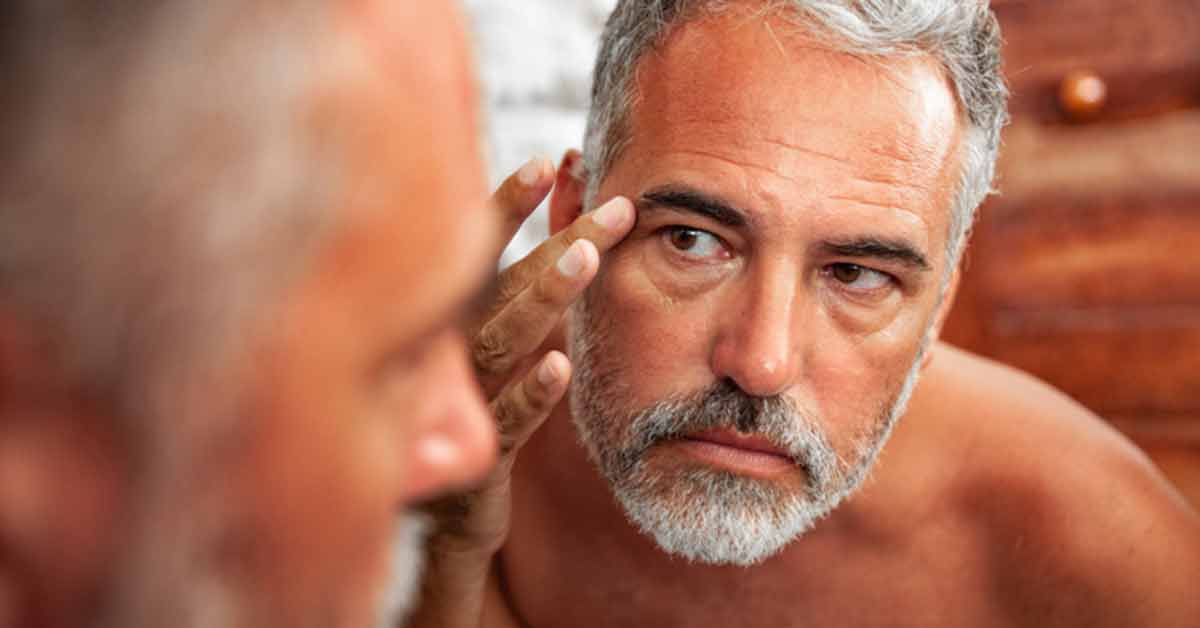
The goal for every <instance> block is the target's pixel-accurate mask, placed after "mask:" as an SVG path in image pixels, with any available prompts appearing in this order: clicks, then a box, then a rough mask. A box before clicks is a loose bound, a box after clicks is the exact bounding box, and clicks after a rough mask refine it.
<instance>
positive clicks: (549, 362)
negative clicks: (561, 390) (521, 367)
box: [537, 351, 571, 389]
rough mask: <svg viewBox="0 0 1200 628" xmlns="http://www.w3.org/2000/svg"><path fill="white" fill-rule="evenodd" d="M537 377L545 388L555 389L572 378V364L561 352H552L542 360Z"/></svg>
mask: <svg viewBox="0 0 1200 628" xmlns="http://www.w3.org/2000/svg"><path fill="white" fill-rule="evenodd" d="M537 377H538V382H539V383H540V384H541V385H542V386H544V387H545V388H548V389H550V388H554V387H555V386H557V385H558V384H560V383H561V382H565V381H567V380H568V379H570V378H571V362H570V360H568V359H567V356H565V355H563V353H562V352H561V351H551V352H550V353H548V354H546V357H544V358H542V363H541V365H540V366H538V374H537Z"/></svg>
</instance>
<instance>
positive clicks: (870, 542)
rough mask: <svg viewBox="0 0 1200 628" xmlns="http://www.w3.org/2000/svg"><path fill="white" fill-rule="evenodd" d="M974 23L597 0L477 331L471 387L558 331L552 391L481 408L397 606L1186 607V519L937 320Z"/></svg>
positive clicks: (647, 619) (985, 16)
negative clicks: (588, 74) (601, 1)
mask: <svg viewBox="0 0 1200 628" xmlns="http://www.w3.org/2000/svg"><path fill="white" fill-rule="evenodd" d="M999 37H1000V35H999V32H998V28H997V25H996V22H995V18H994V16H993V15H992V14H991V12H990V11H989V10H988V8H987V6H986V4H984V3H982V2H962V1H961V0H945V1H930V0H924V1H920V2H916V1H905V0H887V1H878V2H866V3H864V2H848V1H846V2H842V1H836V0H791V1H786V2H761V1H751V0H741V1H733V2H705V1H702V0H696V1H693V2H679V1H676V2H671V1H665V0H623V1H622V2H620V3H619V4H618V6H617V8H616V9H615V11H614V13H613V15H612V16H611V18H610V20H609V22H608V25H607V27H606V30H605V33H604V36H603V40H602V44H601V51H600V57H599V61H598V62H597V66H596V72H595V77H594V81H595V83H594V87H593V102H592V110H591V115H590V121H589V129H588V135H587V138H586V141H585V148H584V155H583V157H582V164H581V162H580V157H579V156H577V155H568V157H567V158H566V159H565V160H564V162H563V165H562V166H561V167H560V169H559V172H558V175H557V189H556V191H555V194H554V197H553V198H552V200H551V203H550V214H551V227H552V229H553V230H554V231H555V232H556V235H555V236H554V237H553V238H551V240H550V241H548V242H547V243H546V244H544V245H543V246H542V248H541V249H539V250H538V251H535V252H534V253H533V254H532V255H531V256H530V257H529V258H527V259H526V260H523V261H522V262H519V263H518V264H517V265H516V266H514V267H513V268H512V269H510V270H509V271H507V272H506V274H505V276H504V277H503V278H502V287H503V290H501V293H500V294H501V298H500V300H499V302H498V303H497V304H496V306H495V307H493V308H491V310H490V313H491V316H490V317H488V318H485V322H483V323H482V324H480V325H479V326H478V329H479V331H478V332H477V334H476V350H475V358H476V364H477V368H478V369H479V370H480V372H481V373H482V374H483V375H484V384H485V389H486V390H488V391H496V390H501V389H503V388H504V387H505V386H508V385H511V384H508V383H507V382H508V381H509V378H510V377H528V375H526V374H525V373H526V371H525V369H524V365H525V364H526V363H527V362H528V361H529V360H530V359H532V358H533V357H536V356H538V355H540V354H541V352H540V351H538V345H539V344H540V343H541V342H542V339H543V338H549V345H548V346H549V347H554V346H559V347H566V348H567V349H568V353H569V356H570V360H571V362H572V367H573V369H574V371H575V373H574V378H573V380H572V384H571V387H570V390H569V391H568V392H567V395H566V396H567V398H568V400H569V410H568V409H567V408H565V407H562V406H560V407H558V408H557V409H556V410H554V411H553V413H552V414H550V416H549V419H548V420H547V421H546V422H545V425H544V426H542V427H541V429H540V430H538V431H537V433H536V434H534V435H532V436H530V434H531V433H532V432H533V430H534V429H535V427H536V426H537V425H538V424H539V423H540V422H541V420H542V418H543V417H545V416H546V414H547V409H548V408H549V407H550V406H551V405H552V404H554V403H555V402H556V401H557V400H558V399H559V398H560V397H561V396H562V394H563V393H562V390H561V388H559V387H555V386H547V387H546V388H544V389H542V390H541V391H540V394H534V395H531V396H529V398H528V399H526V402H525V403H510V404H499V405H498V406H497V408H498V413H499V420H500V423H501V425H502V426H503V427H504V434H502V442H505V443H506V444H507V445H508V447H507V449H506V450H505V454H504V456H503V458H502V464H501V466H500V467H499V469H498V470H497V471H495V472H493V474H492V476H491V477H490V478H489V480H488V482H487V483H486V484H485V485H484V487H483V488H482V489H480V490H479V491H477V492H475V493H473V494H471V495H470V496H469V499H466V500H460V501H459V502H458V503H457V504H456V508H453V509H445V510H443V511H441V516H442V518H443V520H444V523H446V524H453V525H449V526H446V527H444V528H443V530H444V531H443V532H442V533H441V534H440V535H439V536H438V538H437V539H436V540H435V543H434V544H433V548H434V550H435V560H436V567H435V571H434V572H432V573H433V577H431V578H430V579H429V580H428V582H427V590H428V592H429V594H430V597H429V598H427V599H428V602H427V603H426V604H425V607H424V608H423V610H422V613H421V614H420V615H419V616H420V617H421V618H422V619H423V621H424V623H423V624H421V625H430V626H433V625H443V626H467V625H478V624H480V623H482V624H483V625H486V626H530V627H533V628H549V627H551V626H572V627H575V628H587V627H592V626H657V627H670V626H747V627H753V626H808V625H815V626H942V625H944V626H1011V625H1029V626H1051V625H1053V626H1073V625H1079V626H1178V627H1185V626H1196V625H1197V622H1198V621H1200V619H1198V618H1200V598H1198V597H1197V596H1196V595H1195V589H1194V586H1195V585H1194V583H1195V582H1196V581H1197V579H1198V578H1200V521H1198V518H1197V515H1196V513H1195V511H1193V510H1191V509H1189V507H1188V506H1186V505H1185V504H1184V503H1183V501H1182V499H1181V498H1180V497H1179V496H1178V494H1177V493H1175V492H1173V491H1172V490H1171V489H1170V488H1169V487H1168V486H1167V484H1166V483H1165V482H1164V481H1163V479H1162V478H1161V477H1160V476H1159V475H1158V474H1157V473H1155V472H1154V470H1153V469H1152V467H1151V466H1150V465H1149V464H1148V462H1147V461H1146V459H1145V458H1144V457H1143V456H1142V455H1140V454H1139V453H1138V452H1137V450H1136V449H1135V448H1134V447H1133V446H1131V445H1130V444H1129V443H1128V442H1127V441H1125V440H1124V439H1122V438H1121V437H1120V436H1118V435H1117V434H1116V433H1115V432H1114V431H1113V430H1111V429H1109V428H1107V427H1106V426H1105V425H1104V424H1103V423H1102V422H1100V421H1099V420H1097V419H1096V418H1095V417H1094V416H1092V415H1090V414H1089V413H1088V412H1087V411H1085V410H1084V409H1082V408H1080V407H1079V406H1077V405H1076V404H1074V403H1072V402H1071V401H1069V400H1067V399H1066V398H1065V397H1063V396H1062V395H1060V394H1058V393H1057V392H1055V391H1053V390H1050V389H1049V388H1048V387H1046V386H1045V385H1044V384H1041V383H1039V382H1036V381H1034V380H1033V379H1031V378H1029V377H1027V376H1025V375H1022V374H1019V373H1016V372H1014V371H1012V370H1010V369H1007V368H1004V367H1001V366H999V365H996V364H993V363H989V362H987V361H985V360H982V359H980V358H977V357H974V356H970V355H967V354H965V353H963V352H961V351H957V350H955V349H953V348H950V347H947V346H945V345H941V344H938V343H937V335H938V330H939V326H940V324H941V321H942V320H943V318H944V316H945V314H946V312H947V310H948V308H949V307H950V304H951V302H952V300H953V295H954V290H955V287H956V285H957V282H958V280H959V269H958V262H959V260H960V258H961V253H962V249H963V246H964V243H965V240H966V234H967V231H968V230H969V227H970V224H971V221H972V216H973V213H974V211H975V208H976V207H977V206H978V205H979V203H980V202H981V201H982V200H983V198H984V197H985V196H986V194H987V193H988V191H989V187H990V183H991V180H992V172H993V164H994V162H995V158H996V153H997V150H998V145H999V133H1000V129H1001V127H1002V126H1003V124H1004V121H1005V118H1006V116H1005V97H1006V92H1005V89H1004V86H1003V82H1002V79H1001V76H1000V74H999V53H998V50H999V41H1000V39H999ZM581 171H582V172H581ZM576 173H578V176H576ZM624 198H628V199H633V205H634V206H635V207H631V206H630V203H629V201H625V200H623V199H624ZM596 207H598V209H595V210H594V211H589V212H587V213H583V210H584V208H587V209H589V210H591V209H592V208H596ZM634 209H636V224H635V216H634ZM523 210H524V206H521V205H517V204H514V205H512V211H513V212H514V214H520V213H521V211H523ZM572 242H574V244H571V243H572ZM568 245H570V248H568ZM564 250H565V251H568V253H567V254H566V255H564V256H563V257H562V258H561V261H559V262H557V263H555V260H556V259H559V257H558V256H559V255H562V254H563V253H562V252H563V251H564ZM572 251H573V252H574V253H576V254H578V257H576V258H572V257H571V252H572ZM598 253H599V254H602V255H603V263H601V262H600V257H599V255H597V254H598ZM577 295H582V296H581V297H580V298H579V299H578V300H577V301H576V299H575V297H576V296H577ZM573 301H574V303H573V305H571V306H570V311H569V313H568V315H567V318H566V330H565V334H564V335H563V336H558V335H557V334H552V333H550V332H549V329H550V328H551V327H552V326H553V325H554V324H555V322H556V321H557V319H558V317H559V315H560V314H561V312H562V311H563V310H565V309H566V308H567V306H568V304H569V303H572V302H573ZM517 314H519V316H518V315H517ZM551 355H553V354H551ZM563 366H564V367H565V366H566V365H565V364H564V365H563ZM918 378H920V384H919V385H917V381H918ZM556 386H557V384H556ZM910 395H911V398H910ZM906 405H907V412H905V408H906ZM902 415H903V418H902V419H901V416H902ZM509 469H511V473H510V472H509ZM872 471H873V472H872ZM510 513H511V515H510ZM497 552H498V553H497ZM493 555H495V559H494V560H493Z"/></svg>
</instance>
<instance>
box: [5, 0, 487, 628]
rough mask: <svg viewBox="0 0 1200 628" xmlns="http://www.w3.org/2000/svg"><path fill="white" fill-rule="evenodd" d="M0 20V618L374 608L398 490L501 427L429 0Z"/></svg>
mask: <svg viewBox="0 0 1200 628" xmlns="http://www.w3.org/2000/svg"><path fill="white" fill-rule="evenodd" d="M0 31H3V32H0V75H3V76H4V77H5V79H4V80H5V89H4V90H3V94H0V625H3V626H10V625H20V626H68V625H69V626H80V625H99V626H369V625H372V624H373V623H375V622H387V621H388V620H389V619H390V618H394V617H395V615H396V614H397V613H399V612H400V608H401V607H402V606H403V605H404V604H405V603H406V599H407V597H408V590H407V588H408V587H409V586H410V585H411V581H412V579H413V578H412V574H411V571H412V570H413V569H414V568H415V565H416V563H417V557H416V555H415V553H414V552H413V551H412V547H413V543H415V540H416V538H417V533H416V531H415V528H416V527H418V526H416V525H415V524H414V523H413V522H412V521H410V517H408V516H407V515H406V514H405V506H406V505H408V504H411V503H412V502H414V501H416V500H418V499H421V498H424V497H427V496H429V495H431V494H432V493H434V492H437V491H439V490H442V489H446V488H449V487H452V486H455V485H459V484H461V483H463V482H466V481H469V480H470V479H472V478H473V477H474V476H475V475H476V474H478V473H479V472H481V471H482V470H483V468H484V467H486V466H487V465H488V464H489V463H490V462H491V456H492V453H491V452H492V450H493V448H494V442H493V438H494V436H493V435H492V434H491V432H490V420H489V419H488V417H487V416H486V414H485V407H484V405H483V402H482V399H481V398H480V395H479V392H478V391H477V390H476V388H475V387H474V386H475V385H474V383H473V382H472V380H471V379H470V374H469V371H468V368H467V366H466V363H465V359H464V356H463V354H462V350H461V346H460V345H461V340H460V338H459V336H458V333H457V332H456V331H455V329H454V323H455V320H456V316H455V314H456V313H457V311H458V310H459V309H461V308H462V306H463V303H464V302H465V301H467V300H468V299H469V297H470V293H471V292H473V291H474V288H475V287H476V284H477V283H478V282H479V281H480V279H481V278H482V277H483V276H484V273H485V272H486V267H487V264H488V262H487V260H488V258H489V257H490V256H491V254H492V249H493V246H492V243H491V242H490V240H489V238H490V237H491V230H490V229H489V227H490V225H489V224H488V223H487V222H486V221H487V218H486V216H484V215H483V213H482V206H483V199H484V194H485V188H484V185H485V183H484V180H483V178H482V167H481V164H480V163H479V161H478V150H477V149H478V147H477V146H476V137H477V133H476V129H475V128H474V126H473V125H474V124H475V119H476V118H475V111H474V109H475V96H474V93H473V84H472V77H471V74H470V64H469V59H468V55H467V53H466V46H465V39H464V35H463V31H462V24H461V22H460V16H459V15H458V14H457V12H456V11H455V10H454V7H453V6H451V5H450V4H449V3H446V2H384V1H382V0H380V1H375V0H361V1H354V2H349V3H338V4H337V6H333V3H329V5H328V6H327V4H326V3H323V2H319V1H316V0H312V1H299V2H270V1H261V2H259V1H251V2H245V1H242V0H239V1H233V0H203V1H200V0H194V1H193V0H160V1H158V2H142V1H135V0H129V1H123V2H115V3H99V4H98V3H93V2H85V1H73V0H57V1H50V2H43V1H37V2H35V1H32V0H30V1H16V2H9V3H5V6H4V8H3V9H0ZM476 208H479V210H480V211H476Z"/></svg>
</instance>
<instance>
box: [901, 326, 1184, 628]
mask: <svg viewBox="0 0 1200 628" xmlns="http://www.w3.org/2000/svg"><path fill="white" fill-rule="evenodd" d="M908 414H909V417H908V418H913V419H915V422H918V423H920V424H921V425H923V426H926V430H931V431H936V432H940V433H942V434H944V435H946V436H948V437H949V438H948V439H947V440H948V441H950V442H956V443H957V444H958V448H959V450H958V458H957V459H958V461H959V464H957V466H956V468H957V473H956V475H955V479H954V480H953V482H952V484H951V485H950V486H951V488H950V490H949V493H950V494H951V495H952V498H951V499H950V500H949V501H950V503H951V504H952V506H951V507H952V508H953V509H954V510H955V512H956V513H957V514H958V515H961V516H962V517H963V518H964V519H966V520H969V521H971V528H972V529H973V530H976V531H977V533H978V536H977V541H978V543H979V545H980V546H981V547H983V548H984V551H985V552H986V554H987V559H986V561H985V562H986V564H988V565H989V567H990V569H991V571H992V573H994V574H996V576H995V577H994V578H992V580H991V581H992V582H993V584H994V587H995V595H996V596H997V598H998V599H999V600H1002V601H1003V602H1004V606H1005V607H1006V608H1007V609H1008V610H1009V611H1010V612H1012V613H1014V615H1016V616H1017V617H1014V618H1015V619H1018V618H1019V619H1021V620H1035V619H1036V620H1038V621H1039V622H1041V623H1042V625H1071V624H1074V623H1077V622H1078V623H1085V624H1088V625H1108V624H1110V623H1111V624H1112V625H1154V626H1181V627H1182V626H1189V627H1193V628H1194V627H1196V626H1200V596H1197V595H1196V594H1195V591H1196V586H1197V582H1200V516H1198V515H1197V513H1196V511H1195V510H1194V509H1192V508H1191V507H1190V506H1189V505H1188V504H1187V503H1186V502H1185V501H1184V499H1183V498H1182V497H1181V496H1180V495H1179V493H1178V492H1177V491H1175V490H1174V489H1173V488H1172V487H1171V486H1170V484H1169V483H1168V482H1167V481H1166V480H1165V478H1163V476H1162V475H1161V474H1160V473H1159V472H1158V471H1157V469H1155V467H1154V466H1153V464H1152V463H1151V462H1150V461H1149V459H1148V458H1147V457H1146V456H1145V455H1144V454H1142V452H1141V451H1140V450H1139V449H1138V448H1137V447H1136V446H1135V445H1134V444H1133V443H1131V442H1130V441H1129V440H1127V439H1126V438H1125V437H1123V436H1122V435H1121V434H1119V433H1118V432H1117V431H1116V430H1114V429H1113V428H1111V427H1110V426H1109V425H1108V424H1107V423H1105V422H1104V421H1103V420H1102V419H1100V418H1099V417H1097V416H1095V415H1094V414H1093V413H1091V412H1090V411H1088V410H1087V409H1086V408H1084V407H1082V406H1081V405H1079V404H1078V403H1076V402H1075V401H1073V400H1072V399H1070V398H1069V397H1067V396H1066V395H1064V394H1062V393H1061V392H1059V391H1057V390H1055V389H1054V388H1052V387H1051V386H1049V385H1047V384H1046V383H1044V382H1042V381H1040V380H1038V379H1036V378H1034V377H1032V376H1030V375H1028V374H1025V373H1022V372H1020V371H1018V370H1016V369H1012V368H1010V367H1007V366H1003V365H1001V364H998V363H996V362H992V361H990V360H986V359H984V358H981V357H979V356H975V355H972V354H970V353H967V352H965V351H961V350H959V349H955V348H953V347H950V346H949V345H945V344H940V345H938V346H937V347H936V348H935V354H934V356H933V360H932V362H931V364H930V366H929V368H928V369H927V370H926V373H925V375H924V378H923V380H922V383H921V385H920V386H919V388H918V391H917V393H916V394H914V397H913V402H912V404H911V405H910V410H909V413H908ZM1056 618H1057V620H1056ZM1058 620H1061V621H1058Z"/></svg>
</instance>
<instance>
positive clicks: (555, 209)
mask: <svg viewBox="0 0 1200 628" xmlns="http://www.w3.org/2000/svg"><path fill="white" fill-rule="evenodd" d="M587 180H588V173H587V170H585V169H584V166H583V155H582V154H581V153H580V152H579V151H577V150H575V149H571V150H569V151H567V152H566V154H564V155H563V158H562V162H561V163H560V164H558V171H557V172H556V173H555V174H554V193H553V194H551V195H550V234H551V235H554V234H556V233H558V232H559V231H562V230H563V229H566V228H567V227H569V226H571V223H573V222H575V219H576V218H578V217H579V215H580V214H582V213H583V194H584V192H585V191H586V189H587Z"/></svg>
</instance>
